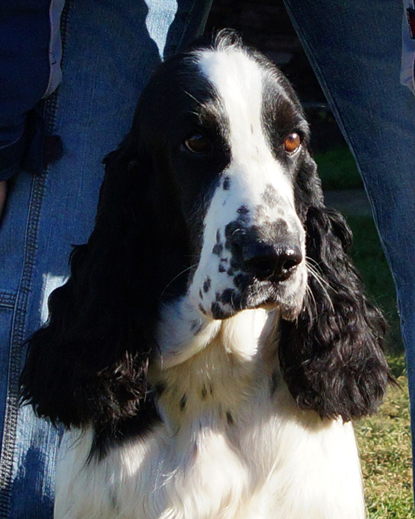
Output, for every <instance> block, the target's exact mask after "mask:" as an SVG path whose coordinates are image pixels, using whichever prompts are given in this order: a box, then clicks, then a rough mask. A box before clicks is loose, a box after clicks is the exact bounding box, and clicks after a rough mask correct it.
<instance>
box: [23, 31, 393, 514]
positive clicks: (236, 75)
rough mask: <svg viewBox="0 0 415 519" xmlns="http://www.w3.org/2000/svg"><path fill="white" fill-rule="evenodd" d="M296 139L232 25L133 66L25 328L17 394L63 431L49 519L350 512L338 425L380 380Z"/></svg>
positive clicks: (270, 76) (352, 279)
mask: <svg viewBox="0 0 415 519" xmlns="http://www.w3.org/2000/svg"><path fill="white" fill-rule="evenodd" d="M290 135H296V136H299V139H298V142H299V146H298V147H297V148H296V149H294V150H292V149H291V148H290V149H286V148H285V145H284V143H285V140H286V139H287V137H289V136H290ZM308 139H309V130H308V125H307V123H306V121H305V118H304V115H303V112H302V109H301V106H300V103H299V101H298V99H297V98H296V96H295V94H294V92H293V90H292V88H291V86H290V85H289V83H288V81H287V80H286V79H285V78H284V76H283V75H282V74H281V73H280V72H279V71H278V70H277V69H276V68H275V67H274V66H273V65H272V64H271V63H270V62H269V61H267V60H266V59H265V58H264V57H263V56H261V55H260V54H258V53H256V52H254V51H252V50H251V49H248V48H246V47H244V46H243V45H242V44H241V42H240V41H239V39H238V38H237V37H235V35H234V34H232V33H228V32H222V33H220V34H219V35H218V36H216V38H215V39H214V41H213V43H209V44H206V45H205V44H201V45H199V46H195V47H194V48H192V49H190V50H189V51H188V52H186V53H183V54H180V55H178V56H176V57H174V58H172V59H170V60H169V61H167V62H166V63H164V64H163V65H161V67H160V69H159V70H158V71H157V72H156V73H155V75H154V77H153V78H152V79H151V80H150V83H149V85H148V86H147V88H146V89H145V90H144V92H143V94H142V96H141V98H140V101H139V103H138V107H137V111H136V114H135V118H134V122H133V126H132V129H131V131H130V133H129V134H128V135H127V137H126V138H125V140H124V142H123V143H122V144H121V146H120V148H119V149H118V150H116V151H115V152H113V153H112V154H110V156H109V157H108V158H107V159H106V176H105V180H104V184H103V187H102V190H101V195H100V202H99V207H98V214H97V219H96V226H95V229H94V232H93V233H92V235H91V237H90V240H89V241H88V243H87V244H86V245H82V246H79V247H76V248H75V250H74V252H73V254H72V257H71V277H70V278H69V280H68V281H67V282H66V283H65V284H64V285H63V286H62V287H61V288H58V289H57V290H55V291H54V292H53V294H52V296H51V298H50V305H49V306H50V317H49V320H48V322H47V323H46V325H45V326H44V327H43V328H42V329H40V330H39V331H38V332H36V333H35V334H34V336H33V337H32V338H31V339H30V341H29V349H28V357H27V363H26V367H25V369H24V372H23V375H22V398H23V400H25V401H26V402H29V403H31V404H32V405H33V407H34V409H35V411H36V412H37V414H38V415H39V416H42V417H46V418H48V419H50V420H51V421H52V422H53V423H59V422H60V423H62V424H63V425H64V426H65V427H66V428H67V432H66V433H65V436H64V439H63V442H62V447H61V452H60V461H59V463H58V474H57V482H56V489H57V494H56V504H55V517H57V518H59V519H81V518H83V519H95V518H96V519H98V518H99V519H115V518H123V519H271V518H272V519H300V518H301V519H303V518H307V519H333V518H336V519H363V518H364V517H365V512H364V499H363V490H362V480H361V473H360V464H359V459H358V453H357V448H356V443H355V438H354V433H353V427H352V424H351V420H352V419H353V418H359V417H361V416H364V415H366V414H370V413H372V412H374V411H375V410H376V408H377V406H378V405H379V403H380V401H381V398H382V396H383V393H384V391H385V388H386V385H387V381H388V369H387V366H386V363H385V359H384V357H383V354H382V343H383V338H384V332H385V325H384V321H383V318H382V316H381V315H380V313H379V312H378V310H377V309H376V308H374V307H373V306H372V305H371V304H370V303H369V302H368V301H367V299H366V298H365V296H364V295H363V292H362V287H361V283H360V280H359V277H358V275H357V274H356V271H355V269H354V268H353V266H352V265H351V263H350V260H349V258H348V256H347V249H348V247H349V246H350V242H351V234H350V230H349V229H348V227H347V225H346V223H345V221H344V219H343V218H342V217H341V216H340V215H339V214H338V213H337V212H336V211H334V210H331V209H327V208H326V207H325V206H324V202H323V195H322V192H321V186H320V181H319V179H318V176H317V173H316V166H315V163H314V161H313V160H312V158H311V156H310V153H309V149H308ZM195 142H196V146H194V143H195Z"/></svg>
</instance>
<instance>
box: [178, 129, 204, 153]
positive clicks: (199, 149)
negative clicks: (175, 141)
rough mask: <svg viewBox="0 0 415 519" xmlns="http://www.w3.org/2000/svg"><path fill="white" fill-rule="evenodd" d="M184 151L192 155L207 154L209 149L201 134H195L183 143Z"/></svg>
mask: <svg viewBox="0 0 415 519" xmlns="http://www.w3.org/2000/svg"><path fill="white" fill-rule="evenodd" d="M184 145H185V147H186V149H188V150H189V151H191V152H192V153H198V154H202V153H207V152H208V151H210V149H211V144H210V142H209V140H208V139H207V138H206V137H205V136H204V135H202V134H201V133H195V134H194V135H191V136H190V137H188V138H187V139H186V140H185V141H184Z"/></svg>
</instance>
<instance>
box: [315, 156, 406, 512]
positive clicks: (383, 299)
mask: <svg viewBox="0 0 415 519" xmlns="http://www.w3.org/2000/svg"><path fill="white" fill-rule="evenodd" d="M316 160H317V162H318V164H319V171H320V176H321V177H322V180H323V186H324V187H325V189H326V190H327V189H354V188H359V187H362V183H361V180H360V178H356V175H358V173H357V169H356V167H355V165H354V162H353V158H352V156H351V154H350V153H349V152H348V151H347V150H334V151H331V152H328V153H325V154H324V155H317V156H316ZM346 217H347V220H348V223H349V225H350V227H351V228H352V230H353V234H354V245H353V248H352V251H351V255H352V257H353V260H354V262H355V264H356V266H357V268H358V269H359V271H360V273H361V275H362V278H363V281H364V283H365V286H366V289H367V292H368V294H369V297H370V298H371V299H372V301H374V302H375V303H376V304H377V305H378V306H380V307H381V308H382V310H383V312H384V313H385V315H386V317H387V319H388V322H389V325H390V331H389V337H388V345H387V357H388V361H389V365H390V367H391V371H392V374H393V375H394V377H395V378H396V379H397V381H398V382H399V385H400V387H394V386H390V387H389V390H388V393H387V396H386V398H385V401H384V403H383V404H382V406H381V407H380V409H379V412H378V413H377V414H376V415H374V416H371V417H367V418H365V419H363V420H360V421H359V422H358V423H356V424H355V429H356V437H357V442H358V445H359V450H360V455H361V460H362V471H363V478H364V482H365V493H366V505H367V517H368V519H414V518H415V514H414V507H413V497H412V470H411V436H410V425H409V424H410V418H409V396H408V383H407V374H406V367H405V357H404V350H403V345H402V340H401V337H400V331H399V318H398V314H397V310H396V295H395V288H394V285H393V281H392V277H391V274H390V272H389V268H388V266H387V262H386V259H385V257H384V255H383V251H382V248H381V245H380V243H379V238H378V235H377V231H376V228H375V225H374V223H373V220H372V219H371V218H370V217H367V216H366V217H365V216H347V215H346Z"/></svg>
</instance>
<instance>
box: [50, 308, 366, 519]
mask: <svg viewBox="0 0 415 519" xmlns="http://www.w3.org/2000/svg"><path fill="white" fill-rule="evenodd" d="M171 315H172V313H170V316H171ZM277 321H278V315H276V313H275V311H274V312H267V311H266V310H261V309H259V310H248V311H245V312H241V313H240V314H238V315H237V316H235V317H233V318H231V319H229V320H226V321H223V322H222V323H221V324H220V326H219V327H218V329H216V331H217V333H216V335H215V337H214V338H212V340H211V341H210V343H209V344H208V345H204V346H200V345H195V351H197V352H198V353H196V354H195V355H194V356H192V357H190V358H189V359H188V360H186V361H184V362H182V363H180V364H178V365H176V366H173V367H171V368H169V369H163V368H162V367H161V364H159V365H155V366H153V367H152V373H151V377H152V379H153V381H154V382H157V380H160V379H162V380H163V381H164V382H166V383H167V387H168V388H170V389H169V390H166V392H165V394H163V396H162V397H161V399H160V410H161V412H162V415H163V421H164V423H163V424H162V425H159V426H157V428H156V429H155V430H154V431H153V432H152V433H151V434H149V435H148V436H145V437H144V438H139V439H136V440H131V441H129V442H128V443H126V444H124V445H122V446H119V447H116V448H114V449H113V450H111V452H110V453H109V454H108V456H107V457H105V458H104V459H103V460H101V461H99V460H97V459H92V460H91V461H89V462H88V461H87V458H88V455H89V452H90V447H91V442H92V432H91V431H90V430H88V431H84V432H79V431H72V432H69V433H67V434H66V437H65V440H64V443H63V446H62V451H61V452H62V459H61V462H60V464H59V473H58V481H57V489H58V491H57V497H56V509H55V510H56V512H55V513H56V515H55V517H56V518H57V519H63V518H64V519H81V518H88V519H95V518H97V519H98V518H99V519H110V518H111V519H114V518H115V517H117V518H124V519H170V518H171V519H173V518H174V519H195V518H197V519H208V518H209V519H210V518H212V519H213V518H221V519H222V518H223V519H259V518H263V519H271V518H272V519H299V518H301V519H302V518H307V519H333V518H336V519H363V518H364V517H365V514H364V504H363V495H362V482H361V474H360V465H359V460H358V454H357V448H356V443H355V439H354V434H353V428H352V425H351V424H350V423H348V424H343V423H342V422H341V421H340V420H321V419H320V418H319V417H318V416H317V415H316V414H315V413H313V412H304V411H300V410H299V409H298V408H297V407H296V405H295V403H294V402H293V401H292V398H291V396H290V395H289V392H288V390H287V387H286V385H285V383H284V382H283V381H282V380H281V379H279V381H278V384H277V389H276V391H275V393H274V396H273V398H272V399H271V398H270V396H269V395H270V387H269V380H270V376H271V370H272V369H277V368H278V363H277V360H276V344H273V343H272V342H271V343H270V342H269V340H268V339H267V337H268V336H269V335H270V330H271V329H272V328H273V326H275V324H276V322H277ZM171 324H173V323H172V322H171ZM202 342H203V343H204V341H202ZM184 346H186V345H184ZM204 386H206V387H207V388H209V387H210V386H211V387H212V394H210V390H209V389H208V396H207V397H206V398H205V399H204V400H202V399H201V398H200V394H201V389H202V388H203V387H204ZM184 392H185V393H186V394H187V397H188V400H187V405H186V409H185V410H184V411H181V410H180V406H179V401H180V399H181V397H182V395H183V393H184ZM227 413H230V414H231V416H232V423H229V419H228V416H227Z"/></svg>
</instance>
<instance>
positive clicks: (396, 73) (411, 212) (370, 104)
mask: <svg viewBox="0 0 415 519" xmlns="http://www.w3.org/2000/svg"><path fill="white" fill-rule="evenodd" d="M285 3H286V6H287V8H288V10H289V12H290V15H291V18H292V21H293V23H294V26H295V28H296V30H297V33H298V35H299V36H300V39H301V41H302V43H303V46H304V48H305V50H306V52H307V54H308V57H309V59H310V61H311V63H312V65H313V67H314V70H315V72H316V74H317V77H318V79H319V81H320V83H321V85H322V86H323V89H324V91H325V94H326V96H327V98H328V100H329V102H330V105H331V108H332V110H333V112H334V113H335V115H336V118H337V120H338V122H339V123H340V126H341V129H342V131H343V134H344V136H345V137H346V139H347V141H348V143H349V146H350V148H351V150H352V152H353V154H354V156H355V159H356V161H357V164H358V167H359V169H360V172H361V175H362V177H363V180H364V183H365V187H366V191H367V194H368V197H369V200H370V202H371V205H372V210H373V215H374V218H375V222H376V225H377V228H378V230H379V234H380V237H381V241H382V244H383V248H384V251H385V255H386V258H387V260H388V262H389V265H390V267H391V270H392V274H393V278H394V281H395V285H396V289H397V296H398V305H399V313H400V318H401V329H402V335H403V339H404V343H405V348H406V357H407V365H408V377H409V390H410V396H411V417H412V432H413V436H414V437H415V434H414V433H415V263H414V262H415V97H414V94H413V93H412V91H411V87H412V86H413V81H409V80H408V70H406V71H404V72H405V74H402V75H401V50H402V41H401V33H402V32H403V35H404V40H406V41H408V38H407V33H408V30H409V29H408V25H407V23H406V20H405V17H404V24H403V25H402V15H403V11H402V3H401V1H400V0H395V1H391V0H375V1H372V2H368V1H367V0H353V2H345V1H344V0H313V2H299V1H297V0H285ZM410 3H412V2H411V0H409V1H405V2H404V6H405V7H406V4H410ZM407 50H408V48H407ZM410 50H411V49H410V48H409V51H410ZM414 55H415V47H414V45H413V40H412V77H413V61H414ZM407 57H408V56H407ZM409 61H410V60H409ZM407 65H408V59H405V60H404V67H405V66H407ZM401 77H402V79H406V85H407V86H403V84H401V83H400V80H401ZM407 87H409V88H407Z"/></svg>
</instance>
